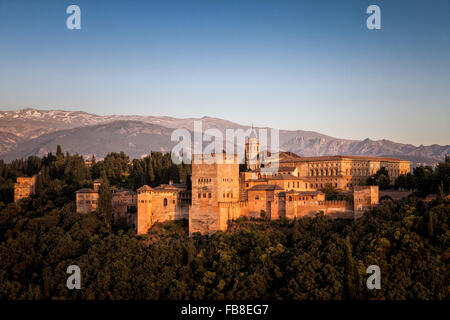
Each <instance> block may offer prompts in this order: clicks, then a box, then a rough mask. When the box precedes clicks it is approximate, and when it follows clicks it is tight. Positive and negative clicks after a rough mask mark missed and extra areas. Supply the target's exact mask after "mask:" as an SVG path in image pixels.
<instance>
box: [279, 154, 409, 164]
mask: <svg viewBox="0 0 450 320" xmlns="http://www.w3.org/2000/svg"><path fill="white" fill-rule="evenodd" d="M344 159H349V160H374V161H405V162H408V160H405V159H400V158H389V157H373V156H351V155H334V156H317V157H300V156H299V157H298V158H297V159H295V158H293V157H290V156H288V157H286V156H285V155H284V154H282V155H281V157H280V163H283V162H285V163H286V162H308V161H336V160H344Z"/></svg>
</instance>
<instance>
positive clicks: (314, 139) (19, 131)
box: [0, 109, 450, 165]
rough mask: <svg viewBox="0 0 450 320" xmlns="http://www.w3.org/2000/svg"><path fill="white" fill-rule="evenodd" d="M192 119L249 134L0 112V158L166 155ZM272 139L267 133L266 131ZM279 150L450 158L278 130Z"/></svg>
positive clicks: (174, 122)
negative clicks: (59, 153) (61, 153)
mask: <svg viewBox="0 0 450 320" xmlns="http://www.w3.org/2000/svg"><path fill="white" fill-rule="evenodd" d="M194 120H202V129H203V130H206V129H209V128H218V129H219V130H221V131H222V132H225V129H227V128H229V129H237V128H242V129H244V130H246V129H248V128H249V126H242V125H240V124H237V123H234V122H231V121H227V120H223V119H219V118H212V117H203V118H201V119H195V118H187V119H178V118H172V117H155V116H118V115H111V116H99V115H95V114H89V113H86V112H81V111H76V112H73V111H61V110H51V111H47V110H36V109H23V110H18V111H4V112H0V139H1V141H0V158H3V159H5V160H11V159H15V158H20V157H24V156H28V155H31V154H38V155H43V154H45V153H46V152H49V151H54V150H55V149H56V145H57V144H60V145H61V146H63V148H64V150H67V151H69V152H71V153H74V152H77V153H79V154H83V155H91V154H96V156H98V157H103V156H104V155H105V154H106V153H108V152H111V151H125V152H127V153H128V154H129V155H130V156H131V157H140V156H141V155H142V154H147V153H149V151H150V150H154V151H156V150H158V151H170V150H171V148H172V146H173V145H174V143H172V142H171V141H170V135H171V133H172V131H173V129H175V128H186V129H189V130H190V131H192V130H193V127H194ZM268 135H269V140H270V132H268ZM280 149H281V150H283V151H292V152H295V153H298V154H300V155H303V156H318V155H335V154H344V155H345V154H348V155H372V156H394V157H401V158H405V159H408V160H410V161H412V162H413V164H414V165H417V164H435V163H437V162H438V161H440V160H442V159H444V157H445V156H446V155H448V154H450V146H449V145H446V146H440V145H431V146H419V147H416V146H413V145H411V144H401V143H396V142H392V141H389V140H378V141H373V140H370V139H365V140H363V141H359V140H347V139H338V138H334V137H330V136H327V135H323V134H320V133H317V132H313V131H303V130H296V131H289V130H280Z"/></svg>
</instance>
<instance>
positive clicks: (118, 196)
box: [112, 189, 137, 228]
mask: <svg viewBox="0 0 450 320" xmlns="http://www.w3.org/2000/svg"><path fill="white" fill-rule="evenodd" d="M112 206H113V221H114V222H116V223H118V222H119V221H122V222H125V223H126V224H128V225H129V226H131V227H133V228H135V227H136V213H137V192H135V191H133V190H130V189H119V190H117V191H114V192H113V194H112Z"/></svg>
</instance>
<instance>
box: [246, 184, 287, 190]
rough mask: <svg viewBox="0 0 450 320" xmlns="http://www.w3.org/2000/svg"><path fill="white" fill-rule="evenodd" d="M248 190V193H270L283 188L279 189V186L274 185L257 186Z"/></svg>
mask: <svg viewBox="0 0 450 320" xmlns="http://www.w3.org/2000/svg"><path fill="white" fill-rule="evenodd" d="M248 190H249V191H260V190H266V191H272V190H283V188H281V187H280V186H278V185H275V184H257V185H255V186H253V187H251V188H250V189H248Z"/></svg>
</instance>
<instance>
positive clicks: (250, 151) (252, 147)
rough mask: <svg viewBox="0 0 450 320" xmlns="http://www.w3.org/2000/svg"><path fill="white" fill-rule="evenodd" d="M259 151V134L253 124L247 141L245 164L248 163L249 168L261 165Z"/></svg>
mask: <svg viewBox="0 0 450 320" xmlns="http://www.w3.org/2000/svg"><path fill="white" fill-rule="evenodd" d="M259 152H260V151H259V141H258V136H257V134H256V130H255V129H254V128H253V125H252V131H251V132H250V136H249V137H248V138H247V141H246V142H245V164H246V165H247V169H248V170H256V169H259V168H260V167H261V159H260V156H259Z"/></svg>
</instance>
